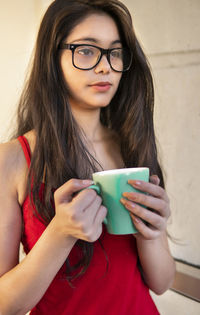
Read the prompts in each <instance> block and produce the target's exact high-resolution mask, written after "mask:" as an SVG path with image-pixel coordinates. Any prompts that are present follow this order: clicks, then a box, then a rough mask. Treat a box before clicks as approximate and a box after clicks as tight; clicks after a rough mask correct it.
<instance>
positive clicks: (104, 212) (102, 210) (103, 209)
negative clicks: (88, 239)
mask: <svg viewBox="0 0 200 315" xmlns="http://www.w3.org/2000/svg"><path fill="white" fill-rule="evenodd" d="M107 211H108V210H107V208H106V207H104V206H100V208H99V210H98V211H97V213H96V216H95V218H94V224H95V225H96V226H98V225H99V224H101V223H102V222H103V220H104V219H105V217H106V215H107Z"/></svg>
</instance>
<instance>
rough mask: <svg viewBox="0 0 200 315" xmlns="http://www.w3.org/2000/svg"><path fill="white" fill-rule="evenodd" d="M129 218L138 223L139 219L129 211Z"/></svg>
mask: <svg viewBox="0 0 200 315" xmlns="http://www.w3.org/2000/svg"><path fill="white" fill-rule="evenodd" d="M131 218H132V219H133V221H134V222H136V223H139V222H140V219H138V218H137V217H136V216H134V214H132V213H131Z"/></svg>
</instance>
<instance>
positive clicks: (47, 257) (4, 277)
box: [0, 144, 106, 315]
mask: <svg viewBox="0 0 200 315" xmlns="http://www.w3.org/2000/svg"><path fill="white" fill-rule="evenodd" d="M19 160H20V158H19V156H16V155H15V150H14V152H13V149H12V145H11V148H10V147H9V145H7V144H6V145H1V146H0V314H1V315H22V314H25V313H26V312H28V311H29V310H30V309H32V308H33V307H34V306H35V305H36V304H37V303H38V301H39V300H40V299H41V298H42V296H43V295H44V293H45V292H46V290H47V288H48V286H49V285H50V283H51V282H52V280H53V278H54V277H55V275H56V273H57V272H58V271H59V269H60V268H61V266H62V265H63V263H64V262H65V260H66V258H67V257H68V255H69V253H70V251H71V249H72V247H73V246H74V244H75V242H76V241H77V239H79V238H81V239H84V240H87V241H95V240H96V239H97V238H99V236H100V234H101V231H102V221H103V219H104V217H105V215H106V209H105V208H104V207H102V206H101V203H102V200H101V198H100V197H99V196H97V195H96V193H95V192H94V191H93V190H91V189H90V190H88V189H85V190H84V191H82V192H81V193H79V194H78V195H77V196H76V197H75V198H73V199H72V195H73V194H74V193H75V192H77V191H79V190H81V189H83V188H86V187H88V186H89V185H90V184H91V181H81V180H70V181H68V182H67V183H65V184H64V185H63V186H61V187H60V188H59V189H58V190H57V191H56V192H55V195H54V198H55V208H56V215H55V216H54V218H53V219H52V221H51V222H50V224H49V225H48V227H47V228H46V230H45V231H44V233H43V234H42V235H41V237H40V238H39V240H38V241H37V242H36V244H35V246H34V247H33V248H32V250H31V251H30V252H29V254H28V255H27V256H26V257H25V258H24V260H23V261H22V262H21V263H19V261H18V260H19V257H18V256H19V244H20V239H21V229H22V214H21V207H20V204H19V200H18V197H19V196H18V191H17V188H16V187H17V184H16V183H17V182H18V179H19V178H22V177H20V176H19V174H18V171H17V168H19V164H18V162H16V161H19ZM13 163H14V165H13ZM16 174H17V175H16Z"/></svg>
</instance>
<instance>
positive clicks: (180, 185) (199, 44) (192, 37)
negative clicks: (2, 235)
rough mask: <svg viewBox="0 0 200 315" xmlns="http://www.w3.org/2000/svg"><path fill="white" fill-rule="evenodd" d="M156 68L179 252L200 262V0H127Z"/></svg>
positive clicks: (159, 125)
mask: <svg viewBox="0 0 200 315" xmlns="http://www.w3.org/2000/svg"><path fill="white" fill-rule="evenodd" d="M123 2H124V3H125V4H127V5H128V7H129V8H130V9H131V13H132V16H133V21H134V25H135V29H136V33H137V34H138V36H139V39H140V40H141V42H142V44H143V46H144V47H145V51H146V53H147V55H148V56H149V60H150V63H151V65H152V68H153V74H154V80H155V91H156V106H155V124H156V134H157V138H158V140H159V144H160V146H159V147H160V152H161V158H162V164H163V165H164V169H165V172H166V185H167V190H168V193H169V196H170V199H171V209H172V219H171V223H170V224H169V232H170V234H171V235H172V236H174V237H176V238H178V239H180V242H181V245H180V244H174V243H173V242H170V247H171V250H172V253H173V255H174V256H175V257H177V258H180V259H183V260H186V261H189V262H192V263H194V264H200V250H199V239H200V223H199V222H200V205H199V204H200V198H199V197H200V185H199V177H200V169H199V161H200V144H199V139H200V88H199V86H200V41H199V36H200V18H199V17H200V1H199V0H175V1H174V0H167V1H166V0H160V1H157V0H150V1H141V0H123Z"/></svg>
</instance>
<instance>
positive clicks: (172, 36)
mask: <svg viewBox="0 0 200 315" xmlns="http://www.w3.org/2000/svg"><path fill="white" fill-rule="evenodd" d="M51 2H52V1H49V0H28V1H27V0H10V1H5V0H0V38H1V50H0V70H1V76H0V87H1V93H0V141H1V142H4V141H7V140H8V139H9V136H10V134H11V133H12V127H13V126H14V125H15V118H14V113H15V109H16V105H17V101H18V98H19V96H20V92H21V89H22V86H23V83H24V79H25V75H26V71H27V67H28V64H29V59H30V57H31V53H32V50H33V48H34V43H35V38H36V34H37V31H38V27H39V24H40V21H41V18H42V15H43V13H44V11H45V10H46V8H47V6H48V5H49V4H50V3H51ZM122 2H123V3H124V4H125V5H127V7H128V8H129V10H130V11H131V14H132V18H133V25H134V28H135V31H136V34H137V36H138V38H139V41H140V43H141V44H142V47H143V49H144V51H145V53H146V54H147V56H148V59H149V62H150V64H151V67H152V71H153V77H154V84H155V129H156V137H157V143H158V150H159V155H160V161H161V165H162V166H163V169H164V173H165V180H166V188H167V192H168V195H169V197H170V200H171V209H172V216H171V219H170V222H169V225H168V231H169V234H170V236H171V237H172V240H169V242H170V248H171V251H172V254H173V256H174V258H175V259H176V261H177V270H178V272H180V274H182V275H183V276H182V278H181V279H178V280H177V281H178V282H177V283H176V284H175V286H174V288H173V291H172V290H169V291H168V292H166V293H165V294H164V295H163V296H159V297H157V296H155V295H153V294H152V295H153V298H154V299H155V301H156V304H157V306H158V308H159V310H160V312H161V314H162V315H173V314H182V315H184V314H185V315H196V314H200V304H199V303H198V302H197V300H198V298H196V295H195V294H196V293H195V290H196V291H199V292H200V270H199V268H200V249H199V248H200V247H199V240H200V185H199V177H200V166H199V161H200V142H199V139H200V0H149V1H145V0H123V1H122ZM161 276H162V275H161ZM184 276H189V277H190V280H191V279H192V281H193V282H192V284H191V286H192V290H193V291H191V292H193V293H191V292H190V293H189V294H188V292H186V291H187V289H188V288H187V287H188V285H186V282H187V284H188V283H189V282H188V281H190V280H189V278H184ZM184 279H186V280H187V279H188V281H186V280H184ZM179 280H180V281H179ZM195 281H196V282H195ZM181 283H182V284H181ZM184 283H185V284H184ZM181 286H182V287H181ZM177 287H178V289H177ZM184 287H185V288H186V291H185V289H184ZM174 290H175V291H176V292H175V291H174ZM177 292H179V293H181V294H179V293H177ZM184 296H185V297H184ZM188 296H189V297H188Z"/></svg>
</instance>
